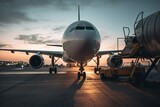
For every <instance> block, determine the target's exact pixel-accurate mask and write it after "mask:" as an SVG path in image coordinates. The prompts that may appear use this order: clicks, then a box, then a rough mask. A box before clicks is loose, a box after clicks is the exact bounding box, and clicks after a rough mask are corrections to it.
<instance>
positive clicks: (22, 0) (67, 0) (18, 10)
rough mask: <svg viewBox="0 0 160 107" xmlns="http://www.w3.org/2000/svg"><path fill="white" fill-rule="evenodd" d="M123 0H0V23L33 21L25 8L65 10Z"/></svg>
mask: <svg viewBox="0 0 160 107" xmlns="http://www.w3.org/2000/svg"><path fill="white" fill-rule="evenodd" d="M120 1H123V0H100V1H98V0H0V16H1V17H0V24H1V23H2V24H12V23H20V22H35V21H37V20H35V19H32V18H31V17H29V16H28V14H27V12H26V11H25V10H27V9H32V8H37V7H39V8H41V7H46V6H52V7H53V8H54V9H57V10H61V11H66V10H71V9H73V8H75V6H76V5H77V4H80V5H83V6H89V5H91V4H100V5H106V4H110V3H112V4H115V3H118V2H120Z"/></svg>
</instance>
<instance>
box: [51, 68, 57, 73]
mask: <svg viewBox="0 0 160 107" xmlns="http://www.w3.org/2000/svg"><path fill="white" fill-rule="evenodd" d="M53 71H54V73H55V74H57V68H49V73H50V74H52V72H53Z"/></svg>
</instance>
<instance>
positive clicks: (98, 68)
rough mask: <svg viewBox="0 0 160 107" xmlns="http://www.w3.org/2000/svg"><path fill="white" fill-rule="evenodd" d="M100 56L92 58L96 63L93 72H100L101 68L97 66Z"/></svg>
mask: <svg viewBox="0 0 160 107" xmlns="http://www.w3.org/2000/svg"><path fill="white" fill-rule="evenodd" d="M100 58H101V56H97V61H96V60H94V59H93V61H94V62H95V63H96V65H97V66H96V67H95V68H94V73H95V74H97V71H99V72H100V70H101V68H100V67H99V60H100Z"/></svg>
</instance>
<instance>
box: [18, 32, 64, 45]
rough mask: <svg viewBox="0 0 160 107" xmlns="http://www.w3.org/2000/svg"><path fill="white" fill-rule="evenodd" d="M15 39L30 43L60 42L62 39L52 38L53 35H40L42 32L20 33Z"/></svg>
mask: <svg viewBox="0 0 160 107" xmlns="http://www.w3.org/2000/svg"><path fill="white" fill-rule="evenodd" d="M15 40H21V41H24V43H28V44H47V43H52V44H53V43H54V44H60V43H61V40H58V39H51V36H46V37H43V36H40V34H31V35H18V37H16V38H15Z"/></svg>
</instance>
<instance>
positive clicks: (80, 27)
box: [70, 26, 95, 32]
mask: <svg viewBox="0 0 160 107" xmlns="http://www.w3.org/2000/svg"><path fill="white" fill-rule="evenodd" d="M85 29H86V30H95V29H94V28H93V27H92V26H85V27H84V26H77V27H73V28H72V29H71V30H70V32H72V31H74V30H85Z"/></svg>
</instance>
